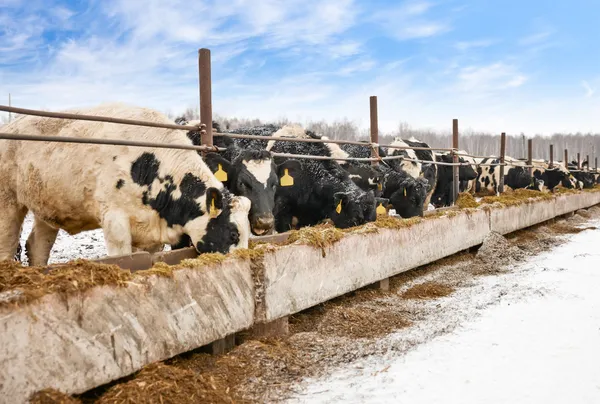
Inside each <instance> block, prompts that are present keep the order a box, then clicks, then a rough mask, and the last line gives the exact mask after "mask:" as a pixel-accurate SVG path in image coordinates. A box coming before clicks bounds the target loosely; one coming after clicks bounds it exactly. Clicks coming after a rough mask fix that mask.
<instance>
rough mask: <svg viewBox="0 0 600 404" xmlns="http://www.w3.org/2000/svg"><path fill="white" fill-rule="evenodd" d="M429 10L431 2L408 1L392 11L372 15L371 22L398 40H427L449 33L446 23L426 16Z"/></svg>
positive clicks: (448, 25) (387, 10)
mask: <svg viewBox="0 0 600 404" xmlns="http://www.w3.org/2000/svg"><path fill="white" fill-rule="evenodd" d="M431 8H433V3H431V2H427V1H420V0H415V1H410V2H406V3H403V4H402V5H400V6H398V7H396V8H394V9H384V10H381V11H378V12H376V13H374V15H373V21H374V22H376V23H377V24H380V25H381V26H383V27H384V28H385V29H386V31H388V32H389V33H390V34H391V35H392V36H393V37H394V38H396V39H398V40H407V39H417V38H428V37H432V36H436V35H440V34H442V33H445V32H448V31H450V30H451V27H450V24H449V23H448V22H446V21H442V20H441V19H436V18H433V17H430V16H427V13H428V11H430V10H431Z"/></svg>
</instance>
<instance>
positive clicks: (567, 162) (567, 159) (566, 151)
mask: <svg viewBox="0 0 600 404" xmlns="http://www.w3.org/2000/svg"><path fill="white" fill-rule="evenodd" d="M565 168H566V169H567V170H568V169H569V151H568V150H567V149H565Z"/></svg>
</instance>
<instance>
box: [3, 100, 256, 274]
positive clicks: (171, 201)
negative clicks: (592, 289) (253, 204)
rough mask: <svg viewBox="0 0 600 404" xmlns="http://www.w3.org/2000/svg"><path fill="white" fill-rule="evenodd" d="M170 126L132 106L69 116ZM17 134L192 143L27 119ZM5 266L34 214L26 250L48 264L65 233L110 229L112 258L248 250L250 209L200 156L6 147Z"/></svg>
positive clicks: (171, 135)
mask: <svg viewBox="0 0 600 404" xmlns="http://www.w3.org/2000/svg"><path fill="white" fill-rule="evenodd" d="M68 112H71V113H79V114H86V115H97V116H110V117H117V118H125V119H136V120H145V121H152V122H160V123H172V121H171V120H169V119H168V118H167V117H166V116H165V115H163V114H161V113H159V112H157V111H153V110H150V109H146V108H139V107H134V106H128V105H124V104H104V105H100V106H98V107H94V108H90V109H80V110H71V111H68ZM2 129H3V131H5V132H9V133H21V134H31V135H44V136H70V137H81V138H114V139H123V140H125V139H127V140H137V141H148V142H156V143H178V144H190V141H189V139H188V138H187V137H186V132H185V131H182V130H174V129H172V130H171V129H159V128H149V127H140V126H130V125H120V124H112V123H103V122H90V121H78V120H64V119H55V118H41V117H34V116H22V117H20V118H19V119H17V120H15V121H14V122H12V123H10V124H8V125H6V126H5V127H3V128H2ZM0 206H1V207H2V214H1V215H0V260H7V259H12V257H13V255H14V253H15V251H16V249H17V246H18V242H19V235H20V231H21V225H22V223H23V219H24V217H25V215H26V214H27V212H28V211H31V212H32V213H33V214H34V216H35V222H34V227H33V230H32V232H31V234H30V236H29V238H28V240H27V244H26V250H27V255H28V257H29V263H30V265H45V264H46V263H47V262H48V258H49V255H50V250H51V249H52V245H53V244H54V241H55V239H56V236H57V233H58V230H59V229H64V230H65V231H67V232H68V233H70V234H76V233H79V232H82V231H86V230H92V229H96V228H102V230H103V232H104V237H105V242H106V248H107V251H108V255H120V254H130V253H131V252H132V250H133V249H144V250H153V249H155V248H156V246H157V245H162V244H176V243H177V242H178V241H179V240H180V239H181V238H182V236H183V235H184V234H185V235H188V236H189V237H190V238H191V240H192V242H193V245H194V246H195V247H196V249H197V250H198V252H201V253H202V252H228V251H229V250H231V249H234V248H237V247H247V245H248V237H249V223H248V211H249V209H250V201H249V200H248V199H247V198H245V197H233V196H232V195H231V194H230V193H229V192H228V191H227V190H225V188H224V187H223V184H222V183H221V182H220V181H218V180H217V179H216V178H215V176H214V175H213V174H212V172H211V171H210V169H209V168H208V167H207V166H206V164H205V163H204V162H203V161H202V158H201V157H200V156H199V155H198V153H196V151H193V150H175V149H160V148H141V147H129V146H109V145H90V144H74V143H57V142H47V143H46V142H31V141H16V140H0Z"/></svg>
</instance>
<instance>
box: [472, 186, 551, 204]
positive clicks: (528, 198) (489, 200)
mask: <svg viewBox="0 0 600 404" xmlns="http://www.w3.org/2000/svg"><path fill="white" fill-rule="evenodd" d="M553 198H554V197H553V196H552V194H549V193H546V192H539V191H533V190H530V189H516V190H514V191H507V192H504V193H502V194H500V195H499V196H485V197H483V198H482V199H481V201H480V204H494V203H496V202H498V203H501V204H502V205H504V206H517V205H522V204H524V203H531V202H533V201H535V200H551V199H553Z"/></svg>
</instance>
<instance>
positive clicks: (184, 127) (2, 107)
mask: <svg viewBox="0 0 600 404" xmlns="http://www.w3.org/2000/svg"><path fill="white" fill-rule="evenodd" d="M0 111H5V112H13V113H16V114H22V115H34V116H43V117H46V118H57V119H74V120H80V121H94V122H107V123H118V124H122V125H134V126H147V127H151V128H163V129H177V130H188V131H189V130H201V129H202V128H205V127H206V125H204V124H198V125H177V124H169V123H158V122H149V121H138V120H135V119H121V118H111V117H108V116H97V115H80V114H71V113H67V112H49V111H39V110H35V109H25V108H15V107H9V106H7V105H0Z"/></svg>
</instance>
